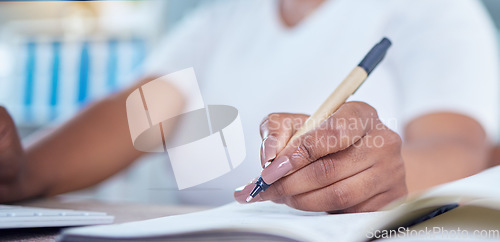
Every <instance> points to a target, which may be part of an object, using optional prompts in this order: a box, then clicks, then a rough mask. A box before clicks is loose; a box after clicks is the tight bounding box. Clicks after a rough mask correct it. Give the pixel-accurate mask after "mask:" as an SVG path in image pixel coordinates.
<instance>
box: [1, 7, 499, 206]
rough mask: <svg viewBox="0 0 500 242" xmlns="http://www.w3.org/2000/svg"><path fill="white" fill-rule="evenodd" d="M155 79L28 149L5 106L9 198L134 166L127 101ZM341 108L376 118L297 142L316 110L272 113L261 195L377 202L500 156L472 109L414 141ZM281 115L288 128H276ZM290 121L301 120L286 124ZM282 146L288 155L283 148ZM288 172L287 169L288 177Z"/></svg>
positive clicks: (418, 125)
mask: <svg viewBox="0 0 500 242" xmlns="http://www.w3.org/2000/svg"><path fill="white" fill-rule="evenodd" d="M322 2H323V1H320V0H307V1H306V0H282V1H281V2H280V12H281V14H282V19H283V23H284V24H285V25H287V26H288V27H290V28H292V27H294V26H296V25H297V24H299V23H300V22H301V21H302V20H303V19H304V18H306V17H307V16H308V15H310V13H312V12H313V11H314V9H315V8H317V7H318V6H319V5H320V4H321V3H322ZM150 80H152V79H151V78H150V79H144V80H142V81H139V82H138V83H137V85H136V86H133V87H131V88H129V89H126V90H124V91H122V92H120V93H118V94H116V95H113V96H111V97H108V98H106V99H104V100H102V101H100V102H97V103H95V104H93V105H91V106H89V107H88V108H86V110H84V111H83V112H81V113H80V114H79V115H77V116H76V117H75V118H73V119H72V120H71V121H69V122H68V123H66V124H64V125H62V126H61V127H59V128H58V129H56V130H55V131H54V132H51V133H50V134H48V135H46V136H44V137H42V138H40V139H39V140H38V141H37V142H34V143H33V144H32V145H30V146H28V147H26V148H25V149H23V147H21V144H20V142H19V138H18V135H17V133H16V129H15V125H14V123H13V122H12V119H11V118H10V116H9V115H8V113H7V112H6V110H5V109H3V108H0V202H2V203H6V202H14V201H19V200H23V199H28V198H33V197H39V196H50V195H55V194H60V193H64V192H68V191H73V190H76V189H81V188H85V187H88V186H91V185H94V184H97V183H99V182H100V181H102V180H104V179H106V178H107V177H109V176H111V175H113V174H115V173H117V172H118V171H120V170H122V169H123V168H125V167H127V166H128V165H130V164H131V163H132V162H133V161H134V160H136V159H137V158H138V157H139V156H141V155H142V153H141V152H139V151H137V150H135V149H134V148H133V146H132V142H131V140H130V135H129V130H128V124H127V118H126V110H125V100H126V98H127V96H128V95H129V94H130V92H132V91H133V90H135V89H136V88H137V87H139V86H141V85H142V84H144V83H146V82H148V81H150ZM169 105H170V106H168V107H166V108H167V109H171V110H172V111H173V112H178V111H177V110H179V109H180V108H182V106H183V103H182V100H181V99H179V102H178V103H171V104H169ZM341 110H342V111H340V110H339V112H337V113H336V114H335V117H330V119H332V120H333V119H335V118H349V117H351V118H354V120H355V121H354V122H361V121H366V120H369V121H373V122H374V123H375V124H376V125H374V126H370V127H365V128H356V129H352V130H350V129H346V128H344V129H342V128H341V127H338V126H335V125H326V126H325V128H324V129H322V130H318V132H311V133H308V134H305V135H307V137H309V138H307V139H306V138H304V137H303V138H302V139H299V140H298V141H297V142H296V143H294V144H292V145H290V147H288V146H287V143H288V139H289V138H290V137H291V135H293V133H294V132H295V131H296V130H297V129H298V128H299V127H300V125H301V124H302V123H303V122H304V120H305V119H306V118H307V117H308V116H307V115H303V114H280V115H269V116H268V118H267V119H266V121H265V122H264V123H263V124H262V126H261V135H262V137H263V139H264V141H263V145H262V155H261V157H262V158H261V162H262V163H265V162H266V161H268V160H272V159H275V158H276V161H278V162H276V163H274V162H273V163H274V164H276V165H272V167H271V166H270V167H269V168H273V167H275V168H273V170H274V171H272V172H266V173H269V174H267V175H266V177H267V178H265V179H268V181H273V180H275V181H276V182H275V184H274V185H273V186H272V187H271V188H269V190H267V191H266V192H265V193H262V196H259V197H257V198H256V199H255V200H254V201H259V200H264V199H271V200H273V201H276V202H280V203H286V204H288V205H290V206H292V207H295V208H299V209H305V210H313V211H331V212H358V211H371V210H376V209H378V208H380V207H382V206H383V205H385V204H386V203H388V202H390V201H391V200H393V199H396V198H398V197H401V196H404V195H405V194H406V189H407V188H408V189H409V191H410V192H413V191H418V190H421V189H425V188H427V187H430V186H432V185H436V184H439V183H442V182H446V181H451V180H454V179H458V178H462V177H465V176H468V175H471V174H474V173H476V172H478V171H480V170H482V169H484V168H486V167H488V166H491V164H493V162H491V160H498V159H496V158H495V157H500V155H495V154H500V152H496V153H495V152H492V151H491V147H490V146H489V143H488V142H487V141H486V135H485V133H484V131H483V129H482V127H481V126H480V125H479V124H478V123H477V122H476V121H475V120H473V119H472V118H470V117H467V116H463V115H459V114H454V113H433V114H429V115H426V116H422V117H418V118H417V119H415V120H413V121H412V122H410V123H409V125H408V126H407V127H406V131H405V132H406V134H405V140H403V141H401V138H400V137H399V136H397V135H396V134H395V133H394V132H393V131H391V130H389V129H387V127H385V126H384V125H383V124H381V123H380V121H379V120H378V118H377V116H376V112H375V110H374V109H373V108H372V107H370V106H369V105H368V104H365V103H349V104H346V105H344V106H343V107H342V108H341ZM271 121H273V122H271ZM276 123H278V124H280V127H281V128H278V129H276V128H275V126H274V124H276ZM285 124H286V125H285ZM287 125H288V127H291V128H284V127H285V126H287ZM342 130H344V131H342ZM330 136H331V137H337V138H338V139H339V140H342V141H344V142H343V143H342V144H343V145H342V146H335V145H328V146H324V145H316V144H318V143H317V142H315V140H321V139H322V137H330ZM358 137H359V139H358ZM371 137H383V139H384V145H383V146H382V147H376V148H373V146H374V144H375V143H374V139H371V140H370V138H371ZM302 141H304V143H300V142H302ZM319 144H321V143H319ZM353 144H356V145H353ZM358 144H359V145H358ZM285 146H286V147H285ZM284 147H285V148H284ZM301 147H302V148H301ZM281 149H283V150H284V151H283V152H284V153H283V155H281V156H282V157H285V158H279V157H277V156H278V152H279V151H280V150H281ZM498 150H500V148H499V149H498ZM287 160H288V161H287ZM279 161H281V162H279ZM279 164H283V165H282V166H279ZM443 170H445V171H446V172H444V173H443V172H441V171H443ZM282 175H286V177H284V178H282V179H278V178H280V177H281V176H282ZM405 181H406V184H407V186H406V185H405ZM251 186H253V184H252V185H251ZM248 187H250V186H247V187H246V188H242V189H243V190H240V191H237V192H235V197H236V199H237V200H238V201H241V198H242V197H243V199H244V198H246V197H247V196H248V194H249V191H247V190H248ZM245 189H246V190H245Z"/></svg>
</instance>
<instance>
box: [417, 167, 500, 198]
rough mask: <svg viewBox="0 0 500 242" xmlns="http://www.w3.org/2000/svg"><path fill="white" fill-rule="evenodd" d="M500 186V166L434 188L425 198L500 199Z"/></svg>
mask: <svg viewBox="0 0 500 242" xmlns="http://www.w3.org/2000/svg"><path fill="white" fill-rule="evenodd" d="M444 172H445V171H444ZM499 184H500V166H496V167H492V168H490V169H487V170H485V171H483V172H481V173H479V174H476V175H473V176H470V177H467V178H464V179H461V180H458V181H454V182H450V183H446V184H443V185H441V186H438V187H436V188H433V189H431V190H430V191H429V192H426V193H425V194H424V196H423V197H434V196H467V197H479V198H500V188H499V187H498V185H499Z"/></svg>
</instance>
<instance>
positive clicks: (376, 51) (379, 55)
mask: <svg viewBox="0 0 500 242" xmlns="http://www.w3.org/2000/svg"><path fill="white" fill-rule="evenodd" d="M391 44H392V43H391V41H390V40H389V39H388V38H386V37H384V38H383V39H382V40H381V41H380V42H379V43H378V44H376V45H375V46H373V48H372V49H371V50H370V52H368V54H366V56H365V58H363V60H362V61H361V62H360V63H359V65H358V66H359V67H361V68H363V69H364V70H365V71H366V73H368V75H370V73H371V72H372V71H373V69H375V67H376V66H377V65H378V63H380V61H382V59H384V56H385V53H386V52H387V50H388V49H389V47H391Z"/></svg>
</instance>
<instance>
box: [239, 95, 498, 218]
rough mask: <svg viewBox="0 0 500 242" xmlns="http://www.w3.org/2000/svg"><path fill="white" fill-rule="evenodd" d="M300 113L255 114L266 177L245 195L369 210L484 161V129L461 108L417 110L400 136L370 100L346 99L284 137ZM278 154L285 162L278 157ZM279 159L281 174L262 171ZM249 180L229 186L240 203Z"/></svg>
mask: <svg viewBox="0 0 500 242" xmlns="http://www.w3.org/2000/svg"><path fill="white" fill-rule="evenodd" d="M307 117H308V116H307V115H303V114H289V113H274V114H270V115H269V116H267V117H266V118H265V119H264V121H263V122H262V125H261V135H262V138H263V143H262V149H261V165H262V166H264V164H266V162H268V161H269V160H272V159H273V158H274V157H276V158H275V160H274V161H273V162H272V163H271V165H269V166H267V167H266V168H265V169H264V171H263V172H262V178H263V179H264V180H265V181H266V182H268V183H272V182H274V183H273V185H272V186H271V187H270V188H268V190H266V191H265V192H263V193H261V194H260V195H258V196H257V197H256V198H255V199H254V200H252V201H264V200H272V201H274V202H278V203H285V204H287V205H289V206H291V207H294V208H297V209H302V210H309V211H330V212H334V213H339V212H364V211H374V210H377V209H380V208H381V207H383V206H384V205H387V203H389V202H390V201H393V200H395V199H398V198H401V197H403V196H404V195H406V194H407V191H408V190H409V192H411V193H413V192H418V191H420V190H422V189H427V188H429V187H431V186H434V185H437V184H441V183H444V182H448V181H452V180H455V179H459V178H463V177H466V176H469V175H472V174H475V173H477V172H479V171H481V170H483V169H485V168H486V167H487V166H488V164H489V156H488V155H489V151H490V150H491V148H490V146H489V145H488V142H487V139H486V136H485V133H484V131H483V130H482V128H481V126H480V125H479V124H478V123H477V122H476V121H474V120H473V119H471V118H469V117H467V116H463V115H459V114H454V113H434V114H429V115H426V116H422V117H419V118H417V119H415V120H414V121H412V122H411V123H410V124H409V125H408V126H407V127H406V135H405V137H406V139H405V140H404V141H402V140H401V138H400V137H399V135H397V134H396V133H395V132H393V131H391V130H390V129H388V128H387V127H386V126H385V125H383V124H382V123H381V122H380V120H379V119H378V116H377V114H376V110H375V109H374V108H372V107H371V106H369V105H368V104H366V103H361V102H349V103H346V104H344V105H343V106H341V108H340V109H339V110H338V111H337V112H335V113H334V114H333V115H331V116H330V117H329V118H328V119H327V120H326V121H325V122H323V123H321V124H320V125H319V127H318V128H317V129H316V130H313V131H311V132H308V133H306V134H304V135H303V136H301V137H300V138H299V139H296V140H295V142H292V143H289V144H287V142H288V139H289V138H290V137H291V136H292V135H293V133H295V132H296V131H297V129H298V128H300V126H301V125H302V123H303V122H304V121H305V120H306V119H307ZM344 120H345V122H344ZM269 140H272V141H269ZM328 140H330V141H331V142H329V143H328ZM311 141H312V142H311ZM284 156H286V157H288V160H289V161H288V163H290V165H280V163H281V162H283V161H285V162H286V159H283V158H282V157H284ZM273 166H274V167H273ZM283 167H285V168H284V169H287V167H291V170H290V171H288V172H287V173H286V175H285V176H284V177H283V178H281V179H277V177H275V176H273V175H271V176H270V175H269V174H278V175H277V176H279V177H281V176H282V174H284V172H283V171H281V170H280V169H283ZM405 167H406V168H405ZM444 170H445V171H447V172H442V171H444ZM266 178H267V179H266ZM253 186H254V184H253V183H249V184H248V185H247V186H245V187H242V188H240V189H238V190H237V191H235V194H234V195H235V199H236V200H237V201H239V202H241V203H245V199H246V197H247V196H248V194H249V192H250V191H251V190H252V188H253Z"/></svg>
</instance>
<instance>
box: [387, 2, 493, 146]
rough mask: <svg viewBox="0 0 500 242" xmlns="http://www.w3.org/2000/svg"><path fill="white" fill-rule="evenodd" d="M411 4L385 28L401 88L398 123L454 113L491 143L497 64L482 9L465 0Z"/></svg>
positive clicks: (474, 3) (489, 21) (489, 23)
mask: <svg viewBox="0 0 500 242" xmlns="http://www.w3.org/2000/svg"><path fill="white" fill-rule="evenodd" d="M412 2H413V4H412V5H406V9H405V10H404V11H402V12H401V14H402V15H401V18H400V19H392V20H391V21H392V23H395V24H392V25H390V28H391V29H388V32H389V35H390V37H391V38H392V40H393V48H392V50H391V51H390V52H389V53H388V57H389V58H388V61H390V62H389V63H388V64H390V65H391V66H392V67H393V68H394V69H395V75H396V79H397V81H398V82H399V85H400V89H401V90H402V92H401V99H402V103H401V106H400V108H401V109H402V110H401V111H402V113H403V121H404V122H408V121H410V120H411V119H413V118H415V117H417V116H419V115H423V114H426V113H431V112H439V111H450V112H457V113H461V114H465V115H468V116H470V117H472V118H474V119H476V120H477V121H479V122H480V123H481V124H482V125H483V127H484V128H485V130H486V132H487V133H488V135H489V136H490V137H491V138H494V139H496V137H497V136H498V108H499V100H498V92H499V85H498V81H499V79H498V66H499V60H498V53H497V41H496V32H495V30H494V27H493V24H492V22H491V20H490V19H489V16H488V15H487V13H486V12H485V9H484V8H483V7H482V5H481V4H480V3H479V2H477V1H469V0H456V1H453V3H451V2H450V1H439V0H432V1H412ZM415 2H417V3H415Z"/></svg>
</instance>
